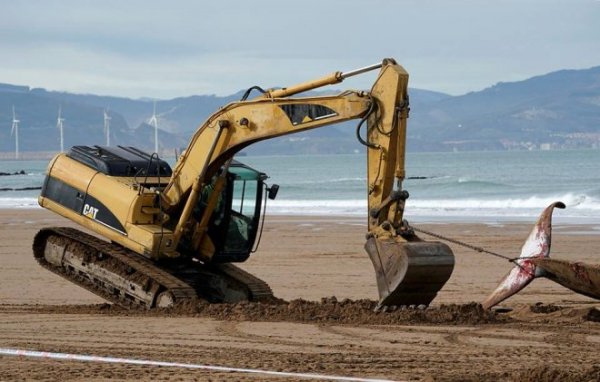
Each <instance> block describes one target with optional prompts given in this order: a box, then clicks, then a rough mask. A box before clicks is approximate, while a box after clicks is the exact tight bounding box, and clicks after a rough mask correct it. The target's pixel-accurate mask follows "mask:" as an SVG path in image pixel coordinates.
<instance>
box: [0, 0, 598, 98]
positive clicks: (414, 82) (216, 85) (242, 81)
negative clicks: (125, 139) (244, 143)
mask: <svg viewBox="0 0 600 382" xmlns="http://www.w3.org/2000/svg"><path fill="white" fill-rule="evenodd" d="M0 18H1V22H0V51H1V52H2V61H1V64H0V83H10V84H18V85H28V86H31V87H43V88H46V89H49V90H62V91H69V92H76V93H93V94H102V95H115V96H124V97H131V98H140V97H149V98H159V99H167V98H174V97H179V96H188V95H192V94H217V95H228V94H232V93H235V92H237V91H239V90H242V89H246V88H248V87H250V86H253V85H259V86H262V87H275V86H289V85H293V84H295V83H299V82H303V81H306V80H310V79H313V78H317V77H321V76H323V75H325V74H329V73H331V72H334V71H342V72H343V71H349V70H352V69H356V68H360V67H363V66H367V65H370V64H373V63H377V62H379V61H380V60H381V59H382V58H384V57H393V58H395V59H396V60H397V61H398V62H399V63H400V64H401V65H403V66H404V67H405V68H406V69H407V70H408V72H409V74H410V86H411V87H414V88H421V89H428V90H435V91H441V92H445V93H449V94H453V95H459V94H464V93H467V92H470V91H477V90H481V89H483V88H486V87H489V86H492V85H493V84H495V83H497V82H500V81H502V82H510V81H519V80H523V79H526V78H529V77H532V76H535V75H540V74H545V73H548V72H551V71H555V70H560V69H583V68H589V67H592V66H598V65H600V1H599V0H564V1H557V0H495V1H483V0H478V1H475V0H472V1H466V0H459V1H443V0H431V1H428V0H420V1H419V0H415V1H391V0H371V1H368V0H343V1H342V0H329V1H328V0H295V1H285V0H252V1H249V0H219V1H199V0H196V1H194V0H170V1H151V0H146V1H139V0H128V1H114V0H102V1H87V0H77V1H74V0H73V1H71V0H65V1H52V0H45V1H35V0H29V1H13V0H0ZM372 81H373V78H372V77H369V76H368V75H367V76H362V77H361V78H353V79H351V80H348V82H349V83H348V85H347V86H345V85H346V84H343V85H336V86H338V87H339V88H344V89H346V88H368V87H369V85H370V84H371V83H372Z"/></svg>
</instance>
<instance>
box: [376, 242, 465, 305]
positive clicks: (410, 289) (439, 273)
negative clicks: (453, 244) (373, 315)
mask: <svg viewBox="0 0 600 382" xmlns="http://www.w3.org/2000/svg"><path fill="white" fill-rule="evenodd" d="M365 250H366V251H367V253H368V254H369V257H370V258H371V261H372V262H373V267H374V268H375V276H376V278H377V288H378V290H379V299H380V300H379V305H380V306H399V305H429V304H430V303H431V301H432V300H433V299H434V298H435V296H436V295H437V292H438V291H439V290H440V289H442V287H443V286H444V284H445V283H446V281H448V279H449V278H450V275H451V274H452V270H453V269H454V254H453V253H452V250H451V249H450V247H448V246H447V245H446V244H443V243H439V242H426V241H414V242H404V241H397V240H396V239H394V238H386V239H379V238H376V237H371V238H369V239H368V240H367V243H366V244H365Z"/></svg>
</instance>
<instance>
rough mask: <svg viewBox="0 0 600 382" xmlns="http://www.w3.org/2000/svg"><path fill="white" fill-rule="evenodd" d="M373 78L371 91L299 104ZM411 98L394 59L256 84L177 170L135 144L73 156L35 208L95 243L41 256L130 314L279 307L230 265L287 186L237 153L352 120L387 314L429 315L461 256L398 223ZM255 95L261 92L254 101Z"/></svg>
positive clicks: (57, 245) (41, 246)
mask: <svg viewBox="0 0 600 382" xmlns="http://www.w3.org/2000/svg"><path fill="white" fill-rule="evenodd" d="M378 69H379V75H378V77H377V79H376V81H375V83H374V84H373V87H372V89H371V91H370V92H365V91H344V92H342V93H340V94H337V95H330V96H306V97H299V96H296V97H293V96H294V95H297V94H299V93H302V92H306V91H309V90H313V89H317V88H320V87H323V86H326V85H331V84H336V83H340V82H342V81H343V80H344V79H345V78H348V77H350V76H354V75H358V74H362V73H365V72H368V71H372V70H378ZM407 89H408V73H407V72H406V71H405V70H404V68H403V67H402V66H400V65H398V64H397V63H396V62H395V61H394V60H393V59H384V60H383V61H382V62H381V63H378V64H376V65H371V66H368V67H364V68H361V69H357V70H353V71H350V72H346V73H342V72H335V73H333V74H331V75H328V76H325V77H323V78H319V79H316V80H312V81H308V82H305V83H301V84H298V85H294V86H291V87H288V88H282V89H268V90H263V89H262V88H260V87H258V86H255V87H252V88H250V89H248V91H247V92H246V94H244V97H243V98H242V99H241V100H240V101H239V102H233V103H230V104H228V105H226V106H224V107H222V108H221V109H219V110H218V111H216V112H215V113H214V114H213V115H211V116H210V117H209V118H208V120H207V121H206V122H205V123H204V124H203V125H201V126H200V127H199V128H198V129H197V131H196V132H195V133H194V135H193V136H192V138H191V141H190V143H189V146H188V147H187V149H186V150H185V152H184V153H183V154H182V155H181V156H180V157H179V159H178V161H177V163H176V165H175V168H174V169H171V167H170V166H169V164H168V163H167V162H165V161H163V160H161V159H160V158H158V156H157V155H156V154H152V155H150V154H147V153H145V152H143V151H141V150H138V149H136V148H133V147H123V146H117V147H100V146H93V147H89V146H74V147H72V148H71V150H70V151H69V152H68V153H61V154H58V155H56V156H55V157H54V158H53V159H52V161H51V162H50V164H49V165H48V170H47V176H46V178H45V181H44V185H43V188H42V191H41V195H40V197H39V204H40V205H41V206H42V207H44V208H47V209H49V210H52V211H54V212H55V213H58V214H60V215H62V216H64V217H66V218H67V219H70V220H72V221H74V222H76V223H78V224H79V225H81V226H83V227H85V228H87V230H89V231H91V232H93V233H94V234H95V235H90V234H88V233H85V232H82V231H79V230H77V229H73V228H69V227H51V228H46V229H42V230H41V231H39V232H38V233H37V235H36V237H35V239H34V243H33V252H34V256H35V258H36V260H37V261H38V262H39V264H41V265H42V266H43V267H45V268H47V269H48V270H50V271H52V272H55V273H57V274H59V275H60V276H62V277H64V278H66V279H68V280H70V281H71V282H73V283H75V284H78V285H79V286H81V287H84V288H87V289H88V290H90V291H92V292H93V293H95V294H97V295H99V296H101V297H103V298H105V299H106V300H108V301H110V302H112V303H115V304H118V305H122V306H126V307H145V308H155V307H169V306H172V305H174V304H178V303H186V302H190V301H195V300H197V299H203V300H206V301H209V302H237V301H244V300H250V301H261V300H263V301H264V300H269V299H273V293H272V291H271V288H270V287H269V285H268V284H267V283H266V282H264V281H263V280H261V279H259V278H257V277H255V276H253V275H251V274H249V273H247V272H245V271H244V270H242V269H241V268H239V267H237V266H235V265H233V263H236V262H243V261H245V260H246V259H248V257H249V256H250V254H251V253H253V252H254V251H256V247H255V244H256V243H257V242H258V241H260V234H261V232H262V224H263V223H264V206H266V201H267V198H271V199H274V198H275V196H276V194H277V190H278V188H279V186H277V185H271V186H270V187H269V186H268V185H267V184H266V183H265V180H266V179H267V176H266V174H264V173H262V172H260V171H257V170H255V169H252V168H250V167H249V166H246V165H244V164H242V163H240V162H238V161H236V160H235V159H234V156H235V154H236V153H238V152H239V151H240V150H242V149H244V148H245V147H247V146H248V145H250V144H252V143H255V142H259V141H262V140H266V139H270V138H274V137H278V136H282V135H285V134H292V133H296V132H301V131H306V130H309V129H315V128H319V127H323V126H327V125H331V124H335V123H338V122H343V121H348V120H352V119H356V120H358V126H357V137H358V139H359V141H360V142H361V143H363V144H364V145H365V146H366V151H367V155H368V184H367V193H368V232H367V238H366V244H365V249H366V251H367V253H368V255H369V256H370V258H371V260H372V262H373V265H374V268H375V273H376V279H377V285H378V289H379V297H380V300H379V305H380V306H382V307H385V306H394V305H429V304H430V302H431V301H432V300H433V299H434V298H435V296H436V294H437V292H438V291H439V290H440V289H441V288H442V287H443V285H444V284H445V283H446V281H447V280H448V278H449V277H450V275H451V273H452V270H453V268H454V255H453V253H452V251H451V250H450V248H449V247H448V246H447V245H445V244H443V243H439V242H426V241H423V240H421V239H420V238H419V237H418V236H417V235H415V233H414V232H413V231H412V230H411V229H410V226H409V225H408V223H407V222H406V221H404V220H403V212H404V206H405V202H406V199H407V198H408V193H407V192H406V191H405V190H403V189H402V181H403V179H404V178H405V169H404V162H405V161H404V159H405V141H406V120H407V118H408V113H409V103H408V101H409V98H408V93H407ZM252 91H258V92H260V93H261V94H260V95H259V96H257V97H255V98H251V99H248V98H249V95H250V94H251V92H252ZM365 123H366V132H364V133H362V135H361V128H362V127H363V125H365ZM363 135H364V138H363ZM324 170H326V169H324ZM257 239H258V240H257Z"/></svg>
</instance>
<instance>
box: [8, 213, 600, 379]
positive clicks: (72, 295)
mask: <svg viewBox="0 0 600 382" xmlns="http://www.w3.org/2000/svg"><path fill="white" fill-rule="evenodd" d="M532 223H533V222H532ZM46 226H73V224H72V223H70V222H68V221H66V220H65V219H63V218H61V217H59V216H56V215H54V214H52V213H50V212H47V211H44V210H41V209H3V210H0V258H1V259H2V266H1V267H0V321H1V322H2V324H1V325H0V331H1V334H0V347H2V348H16V349H28V350H39V351H49V352H67V353H75V354H93V355H98V356H114V357H128V358H136V359H150V360H160V361H174V362H188V363H203V364H209V365H222V366H230V367H240V368H259V369H268V370H279V371H285V372H305V373H318V374H327V375H338V376H354V377H362V378H386V379H392V380H435V381H438V380H439V381H454V380H456V381H458V380H473V381H476V380H490V381H491V380H538V381H543V380H554V379H552V378H555V379H556V377H557V376H558V377H561V378H563V380H568V379H564V378H567V377H568V378H574V379H573V380H579V379H577V378H580V377H582V376H583V377H587V376H597V375H598V374H597V373H600V370H598V368H597V367H596V369H592V367H594V365H596V364H597V347H598V344H599V343H600V323H598V322H596V321H595V320H594V319H593V317H592V318H591V319H590V312H593V311H594V309H595V308H596V307H600V303H599V302H598V301H595V300H592V299H590V298H587V297H584V296H581V295H577V294H575V293H573V292H571V291H569V290H567V289H565V288H563V287H561V286H559V285H557V284H554V283H553V282H550V281H548V280H545V279H536V280H534V281H533V283H532V284H531V285H529V286H528V287H527V288H526V289H525V290H523V291H522V292H521V293H519V294H518V295H515V296H513V297H512V298H510V299H509V300H507V301H505V302H504V303H503V304H502V305H503V306H504V307H508V308H511V309H512V310H511V311H510V312H509V313H504V314H496V315H495V318H494V319H493V320H491V321H489V322H483V321H477V320H475V321H472V322H468V321H461V320H456V322H454V321H453V320H452V319H451V318H450V319H444V320H442V321H438V322H427V319H420V318H419V317H421V316H420V315H419V314H416V313H415V314H412V315H409V316H406V317H411V319H410V320H409V321H407V322H406V323H404V322H402V321H401V320H400V321H397V322H394V323H389V322H386V323H383V324H381V323H380V324H369V323H368V322H364V320H362V321H361V322H360V323H358V321H357V323H352V321H350V322H351V323H343V319H340V317H338V321H339V323H338V322H337V321H336V318H335V317H333V318H332V317H329V316H328V317H324V318H322V319H320V318H319V317H314V319H313V318H311V317H310V316H308V318H307V316H306V315H304V316H303V318H295V317H294V316H291V315H290V317H283V318H282V317H280V316H278V318H276V319H271V318H269V317H268V314H262V315H256V314H254V315H253V314H250V313H248V312H249V310H248V309H249V308H247V307H244V306H241V307H233V308H231V307H229V308H228V309H231V312H233V313H232V314H217V313H214V312H215V310H214V309H213V310H211V311H212V312H213V313H203V314H185V313H177V312H171V313H170V312H168V311H166V312H151V313H147V312H127V311H125V312H124V311H121V310H120V309H116V308H113V307H110V306H107V304H105V303H104V302H103V300H101V299H100V298H98V297H96V296H95V295H93V294H91V293H89V292H87V291H85V290H84V289H81V288H79V287H76V286H74V285H71V284H70V283H69V282H67V281H64V280H62V279H61V278H60V277H58V276H56V275H54V274H52V273H50V272H48V271H46V270H44V269H42V268H41V267H39V266H38V265H37V263H35V261H34V260H33V256H32V253H31V241H32V238H33V236H34V235H35V233H36V232H37V230H38V229H40V228H42V227H46ZM419 227H421V228H424V229H428V230H431V231H434V232H438V233H441V234H444V235H447V236H450V237H453V238H455V239H459V240H464V241H466V242H469V243H471V244H474V245H478V246H482V247H485V248H487V249H489V250H492V251H494V252H499V253H502V254H505V255H508V256H515V257H516V256H518V253H519V251H520V246H521V245H522V243H523V241H524V239H525V238H526V237H527V235H528V233H529V230H530V229H531V225H530V224H523V223H518V224H516V223H515V224H513V223H501V224H485V225H484V224H466V223H455V224H452V223H444V224H423V225H419ZM365 230H366V224H365V221H364V219H361V218H355V217H339V218H338V217H310V216H270V217H268V218H267V221H266V224H265V229H264V234H263V237H262V241H261V245H260V248H259V250H258V252H257V253H255V254H254V255H253V256H252V257H251V258H250V260H248V261H247V262H246V263H244V264H242V267H243V268H244V269H246V270H248V271H250V272H251V273H253V274H255V275H257V276H259V277H260V278H262V279H264V280H265V281H267V282H268V283H269V284H270V285H271V287H272V289H273V291H274V293H275V295H276V296H277V297H279V298H282V299H285V300H288V301H289V300H296V299H304V300H310V301H316V302H317V303H320V304H325V305H327V304H330V305H331V304H332V303H333V304H335V301H336V300H337V301H343V300H344V299H352V300H359V299H370V300H376V299H377V290H376V286H375V278H374V274H373V270H372V265H371V263H370V260H369V258H368V256H367V255H366V253H365V252H364V250H363V248H362V246H363V244H364V233H365ZM553 232H554V235H553V243H552V257H554V258H563V259H570V260H581V261H587V262H590V263H594V262H596V263H597V262H598V260H597V259H598V258H597V248H599V247H600V232H599V231H598V229H597V227H596V226H588V225H573V224H571V225H564V226H561V225H559V226H555V227H554V231H553ZM424 238H425V237H424ZM450 246H451V247H452V249H453V250H454V253H455V255H456V267H455V270H454V273H453V275H452V277H451V279H450V281H449V282H448V283H447V284H446V285H445V287H444V288H443V289H442V291H441V292H440V293H439V295H438V297H437V298H436V299H435V300H434V302H433V304H432V306H431V308H429V309H430V310H432V311H435V309H441V307H442V306H445V305H448V304H450V305H451V306H453V305H452V304H455V305H456V306H458V308H456V309H459V310H460V309H463V308H461V307H465V306H469V304H470V303H472V302H479V301H481V300H482V299H484V298H485V297H486V296H487V294H489V293H490V292H491V291H492V290H493V289H494V288H495V287H496V285H497V283H498V281H499V279H500V278H501V277H503V276H504V274H505V273H506V272H508V271H509V270H510V268H511V265H510V264H509V263H508V262H506V261H505V260H503V259H498V258H495V257H491V256H487V255H483V254H479V253H476V252H473V251H471V250H467V249H464V248H461V247H459V246H456V245H454V244H450ZM332 296H335V298H336V299H332V298H331V297H332ZM323 298H326V299H325V300H324V301H321V300H322V299H323ZM472 305H473V304H471V306H472ZM217 309H218V308H217ZM244 309H246V310H244ZM451 309H454V308H451ZM465 309H466V308H465ZM236 312H237V313H236ZM221 313H222V312H221ZM234 313H235V314H234ZM380 314H386V313H380ZM298 317H300V316H298ZM399 317H403V316H399ZM461 322H462V323H461ZM465 322H466V323H465ZM0 359H1V361H2V362H1V363H0V376H1V379H2V380H28V379H36V380H58V379H60V380H107V379H137V380H174V381H175V380H224V379H227V380H265V379H268V380H290V378H284V377H277V376H275V377H273V376H271V377H268V376H265V375H252V374H244V373H231V372H229V373H225V372H214V371H213V372H210V371H202V370H185V369H179V368H168V367H144V366H135V365H133V366H132V365H119V364H99V363H83V362H77V361H54V360H44V359H30V358H25V357H12V356H1V357H0ZM578 373H579V374H578ZM581 373H583V374H581ZM585 373H587V374H585ZM594 373H596V374H594ZM526 378H531V379H526ZM544 378H546V379H544ZM291 379H292V380H294V379H297V378H293V377H292V378H291Z"/></svg>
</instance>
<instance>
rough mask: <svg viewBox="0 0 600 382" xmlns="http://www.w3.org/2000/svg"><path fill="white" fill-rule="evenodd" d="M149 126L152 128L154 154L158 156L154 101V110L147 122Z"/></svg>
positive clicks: (156, 120)
mask: <svg viewBox="0 0 600 382" xmlns="http://www.w3.org/2000/svg"><path fill="white" fill-rule="evenodd" d="M148 123H149V124H150V126H154V152H155V153H157V154H158V117H157V116H156V101H154V109H153V110H152V117H151V118H150V120H149V121H148Z"/></svg>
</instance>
